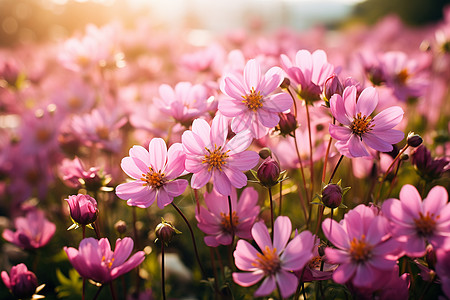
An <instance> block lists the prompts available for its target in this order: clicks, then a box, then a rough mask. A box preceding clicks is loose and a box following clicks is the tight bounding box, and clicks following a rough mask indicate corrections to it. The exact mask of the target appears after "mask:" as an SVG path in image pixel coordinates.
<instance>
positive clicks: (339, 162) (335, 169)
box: [328, 155, 344, 184]
mask: <svg viewBox="0 0 450 300" xmlns="http://www.w3.org/2000/svg"><path fill="white" fill-rule="evenodd" d="M343 158H344V155H341V157H339V160H338V162H337V164H336V166H335V167H334V170H333V173H331V177H330V180H328V184H330V183H331V181H332V180H333V177H334V175H335V174H336V171H337V169H338V167H339V165H340V164H341V161H342V159H343Z"/></svg>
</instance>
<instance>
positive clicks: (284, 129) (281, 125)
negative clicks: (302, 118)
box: [277, 113, 297, 135]
mask: <svg viewBox="0 0 450 300" xmlns="http://www.w3.org/2000/svg"><path fill="white" fill-rule="evenodd" d="M278 116H279V117H280V121H279V122H278V126H277V129H278V130H279V131H280V133H281V134H282V135H288V134H290V133H291V132H293V131H294V130H295V129H297V120H296V119H295V117H294V115H293V114H291V113H287V114H284V113H279V114H278Z"/></svg>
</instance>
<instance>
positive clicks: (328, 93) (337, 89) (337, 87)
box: [324, 74, 344, 100]
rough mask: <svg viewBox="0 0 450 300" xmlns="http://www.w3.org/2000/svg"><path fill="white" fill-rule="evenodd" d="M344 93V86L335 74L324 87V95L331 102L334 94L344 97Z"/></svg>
mask: <svg viewBox="0 0 450 300" xmlns="http://www.w3.org/2000/svg"><path fill="white" fill-rule="evenodd" d="M343 92H344V86H343V85H342V83H341V81H340V80H339V78H338V77H337V76H336V74H333V75H331V76H330V77H328V79H327V80H326V81H325V85H324V93H325V97H326V99H328V100H330V99H331V97H332V96H333V95H334V94H338V95H341V96H342V93H343Z"/></svg>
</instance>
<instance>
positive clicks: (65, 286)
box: [55, 269, 83, 299]
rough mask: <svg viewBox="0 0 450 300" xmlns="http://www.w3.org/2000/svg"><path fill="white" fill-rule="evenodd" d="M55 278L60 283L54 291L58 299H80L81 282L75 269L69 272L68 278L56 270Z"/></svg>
mask: <svg viewBox="0 0 450 300" xmlns="http://www.w3.org/2000/svg"><path fill="white" fill-rule="evenodd" d="M56 277H57V278H58V281H59V283H60V285H58V286H57V287H56V289H55V290H56V292H57V296H58V298H68V299H80V297H81V290H82V288H83V280H82V279H81V277H80V275H78V272H77V271H76V270H75V269H71V270H69V277H66V276H64V274H63V273H62V272H61V270H60V269H56Z"/></svg>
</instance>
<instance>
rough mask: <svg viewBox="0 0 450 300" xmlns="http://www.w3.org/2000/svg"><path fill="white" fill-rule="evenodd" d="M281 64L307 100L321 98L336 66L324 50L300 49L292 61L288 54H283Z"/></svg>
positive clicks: (299, 92) (297, 89) (302, 96)
mask: <svg viewBox="0 0 450 300" xmlns="http://www.w3.org/2000/svg"><path fill="white" fill-rule="evenodd" d="M281 65H282V68H283V70H284V71H285V72H286V73H287V75H288V77H289V79H290V80H291V83H293V84H295V89H296V91H297V93H298V94H299V95H300V97H301V98H302V99H304V100H305V101H307V102H312V101H316V100H320V98H321V94H322V90H323V86H324V84H325V81H326V80H327V79H328V77H330V76H331V75H332V74H333V72H334V67H333V65H332V64H330V63H329V62H328V60H327V54H326V53H325V51H323V50H316V51H314V52H313V53H310V52H309V51H308V50H299V51H298V52H297V54H296V55H295V61H294V62H292V61H291V60H290V59H289V58H288V57H287V56H286V55H284V54H282V55H281Z"/></svg>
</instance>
